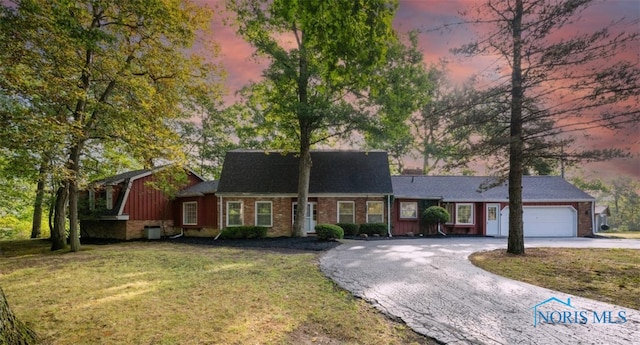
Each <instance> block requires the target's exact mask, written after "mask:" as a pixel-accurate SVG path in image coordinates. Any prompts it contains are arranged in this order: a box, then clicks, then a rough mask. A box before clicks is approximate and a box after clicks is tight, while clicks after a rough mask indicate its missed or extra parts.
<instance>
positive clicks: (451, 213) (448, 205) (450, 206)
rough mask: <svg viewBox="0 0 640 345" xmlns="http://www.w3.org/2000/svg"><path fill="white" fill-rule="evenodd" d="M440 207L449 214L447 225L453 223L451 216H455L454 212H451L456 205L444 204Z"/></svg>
mask: <svg viewBox="0 0 640 345" xmlns="http://www.w3.org/2000/svg"><path fill="white" fill-rule="evenodd" d="M442 207H444V209H445V210H447V213H449V221H448V222H447V223H448V224H451V223H453V220H454V218H453V215H454V214H455V212H453V210H454V209H455V207H456V204H454V203H446V204H443V206H442Z"/></svg>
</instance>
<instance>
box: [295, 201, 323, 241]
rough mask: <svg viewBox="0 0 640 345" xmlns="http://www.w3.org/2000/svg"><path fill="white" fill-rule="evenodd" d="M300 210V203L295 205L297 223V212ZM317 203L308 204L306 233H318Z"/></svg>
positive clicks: (305, 221) (305, 224) (305, 219)
mask: <svg viewBox="0 0 640 345" xmlns="http://www.w3.org/2000/svg"><path fill="white" fill-rule="evenodd" d="M297 209H298V203H293V210H292V211H293V221H294V222H295V221H296V210H297ZM317 212H318V211H317V203H315V202H308V203H307V214H306V215H305V218H304V225H303V226H304V231H305V232H306V233H310V232H316V223H317V221H318V214H317Z"/></svg>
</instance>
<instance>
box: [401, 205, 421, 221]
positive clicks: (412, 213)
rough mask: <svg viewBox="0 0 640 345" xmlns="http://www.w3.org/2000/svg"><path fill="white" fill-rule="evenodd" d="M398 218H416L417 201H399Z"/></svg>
mask: <svg viewBox="0 0 640 345" xmlns="http://www.w3.org/2000/svg"><path fill="white" fill-rule="evenodd" d="M400 218H404V219H416V218H418V203H417V202H416V201H401V202H400Z"/></svg>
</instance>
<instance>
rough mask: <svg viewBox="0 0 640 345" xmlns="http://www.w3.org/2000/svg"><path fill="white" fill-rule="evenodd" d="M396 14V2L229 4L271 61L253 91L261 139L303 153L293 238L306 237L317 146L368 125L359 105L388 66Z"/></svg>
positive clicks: (242, 30)
mask: <svg viewBox="0 0 640 345" xmlns="http://www.w3.org/2000/svg"><path fill="white" fill-rule="evenodd" d="M396 8H397V1H395V0H370V1H362V0H358V1H353V0H327V1H306V0H274V1H268V0H236V1H230V2H229V9H230V10H231V11H232V12H233V13H234V14H235V16H236V24H237V26H238V33H239V34H240V35H242V37H243V38H244V39H245V40H246V41H247V42H249V43H250V44H251V45H253V46H254V47H255V48H256V51H257V53H258V55H260V56H262V57H265V58H267V59H268V60H269V61H270V65H269V67H268V68H267V69H266V71H265V72H264V77H265V79H264V81H262V82H260V83H258V84H254V85H252V86H251V87H250V88H248V89H247V92H250V94H251V96H252V98H253V99H254V101H251V102H252V104H253V105H255V107H254V108H253V109H255V110H257V111H256V112H255V113H253V114H254V115H257V118H256V119H255V121H256V122H257V123H259V124H260V125H261V128H262V130H261V131H258V132H257V133H256V134H258V135H260V136H264V137H268V138H272V139H273V140H272V141H271V143H272V145H273V146H275V147H279V148H282V149H287V150H292V151H297V152H299V154H300V164H299V167H300V168H299V174H298V205H300V206H301V207H298V208H297V212H296V220H295V223H294V231H293V232H294V234H293V235H296V236H304V235H305V233H304V231H303V230H304V229H303V220H304V218H305V214H306V205H307V200H308V195H309V177H310V175H311V165H312V161H311V151H310V150H311V147H312V145H313V144H315V143H317V142H320V141H322V140H325V139H327V138H329V137H332V136H336V135H343V134H345V133H348V132H350V131H351V130H353V129H355V128H357V127H359V126H361V125H363V124H364V123H366V120H367V116H366V115H367V114H366V112H365V111H364V110H363V109H360V108H359V107H358V106H357V105H355V104H354V103H355V102H354V101H355V100H358V99H360V98H361V96H362V95H363V93H365V92H367V91H368V88H369V86H370V85H371V83H372V82H373V81H374V80H375V76H374V75H375V73H373V72H374V71H375V70H376V68H377V67H378V66H380V65H383V64H384V63H385V56H386V51H387V49H388V47H389V42H390V41H392V40H395V35H394V32H393V29H392V26H391V22H392V19H393V16H394V13H395V10H396ZM303 205H304V206H303Z"/></svg>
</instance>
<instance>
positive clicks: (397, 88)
mask: <svg viewBox="0 0 640 345" xmlns="http://www.w3.org/2000/svg"><path fill="white" fill-rule="evenodd" d="M406 41H407V42H406V43H405V42H403V41H402V40H398V41H392V42H390V43H389V50H388V51H387V63H386V64H385V65H383V66H381V67H380V68H379V69H378V71H377V72H376V77H377V79H378V82H377V85H376V87H375V89H374V90H373V91H375V92H373V93H371V94H369V95H368V102H369V104H370V107H371V108H372V109H373V110H372V111H375V112H376V113H377V114H378V117H377V118H376V119H375V120H376V121H373V122H372V123H371V124H370V126H369V128H367V129H366V130H364V136H365V141H366V144H367V145H366V146H367V147H371V148H374V149H382V150H385V151H387V152H388V154H389V157H390V159H391V160H392V161H393V163H395V166H396V167H397V171H398V172H402V170H403V169H404V159H405V158H406V156H407V155H409V154H411V153H412V152H413V151H414V149H415V146H416V143H415V140H414V136H413V135H412V133H411V126H410V124H409V122H408V121H407V118H408V117H409V116H411V114H413V113H415V112H416V111H417V110H419V109H422V108H423V107H425V106H426V105H427V104H428V103H429V102H430V101H431V93H432V89H433V88H434V85H433V83H432V82H433V80H432V78H430V77H431V75H430V73H429V71H427V68H426V66H425V65H424V62H423V55H422V53H421V52H420V51H419V49H418V33H417V32H415V31H412V32H409V33H408V34H407V35H406Z"/></svg>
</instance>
